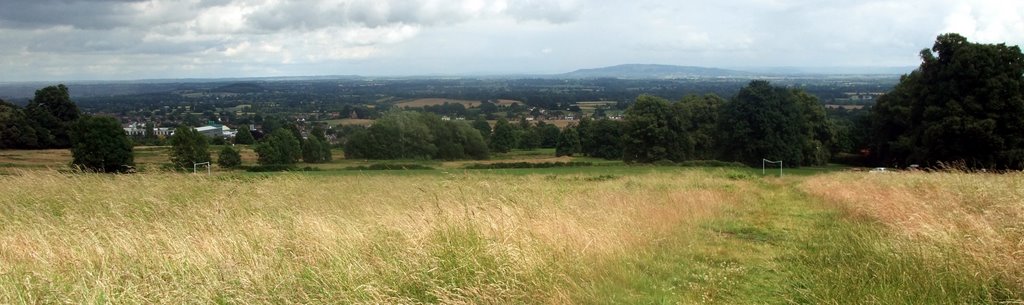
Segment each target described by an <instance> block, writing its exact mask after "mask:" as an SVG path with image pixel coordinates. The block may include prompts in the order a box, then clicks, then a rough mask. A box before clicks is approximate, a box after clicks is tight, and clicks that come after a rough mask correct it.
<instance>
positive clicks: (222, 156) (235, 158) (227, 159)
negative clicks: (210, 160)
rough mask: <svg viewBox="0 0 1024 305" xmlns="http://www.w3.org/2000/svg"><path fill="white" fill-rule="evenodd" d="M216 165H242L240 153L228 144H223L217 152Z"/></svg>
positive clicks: (225, 166)
mask: <svg viewBox="0 0 1024 305" xmlns="http://www.w3.org/2000/svg"><path fill="white" fill-rule="evenodd" d="M217 165H218V166H220V167H223V168H235V167H239V166H241V165H242V154H241V153H240V152H239V151H238V150H237V149H235V148H233V147H231V146H230V145H224V148H221V149H220V153H218V154H217Z"/></svg>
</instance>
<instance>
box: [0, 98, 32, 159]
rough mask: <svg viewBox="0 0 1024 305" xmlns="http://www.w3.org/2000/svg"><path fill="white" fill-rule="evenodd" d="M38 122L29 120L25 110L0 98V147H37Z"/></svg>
mask: <svg viewBox="0 0 1024 305" xmlns="http://www.w3.org/2000/svg"><path fill="white" fill-rule="evenodd" d="M37 129H39V126H38V124H36V123H35V122H34V121H31V120H29V118H28V116H26V115H25V111H24V110H22V109H21V108H20V107H18V106H17V105H14V104H10V103H7V102H4V101H3V100H0V149H4V148H17V149H26V148H39V147H40V143H39V138H38V135H37V134H36V130H37Z"/></svg>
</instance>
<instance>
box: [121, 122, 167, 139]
mask: <svg viewBox="0 0 1024 305" xmlns="http://www.w3.org/2000/svg"><path fill="white" fill-rule="evenodd" d="M123 129H124V134H126V135H128V136H129V137H142V136H145V135H146V124H143V123H131V124H128V126H127V127H124V128H123ZM173 133H174V130H173V129H171V128H166V127H160V128H153V135H156V136H164V137H169V136H171V134H173Z"/></svg>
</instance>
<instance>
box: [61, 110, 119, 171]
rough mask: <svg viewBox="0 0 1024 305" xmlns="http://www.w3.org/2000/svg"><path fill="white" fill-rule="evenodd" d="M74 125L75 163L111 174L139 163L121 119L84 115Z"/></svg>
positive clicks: (72, 152) (73, 157)
mask: <svg viewBox="0 0 1024 305" xmlns="http://www.w3.org/2000/svg"><path fill="white" fill-rule="evenodd" d="M70 127H71V128H70V131H71V133H70V134H69V137H70V138H69V140H70V141H71V156H72V161H71V164H72V165H74V166H78V167H80V168H84V169H88V170H93V171H98V172H107V173H110V172H123V171H127V170H129V169H130V166H133V165H135V163H134V156H133V155H132V143H131V141H129V140H128V136H126V135H125V134H124V129H122V128H121V124H120V123H119V122H118V121H117V119H114V118H110V117H93V116H84V117H81V118H79V119H78V120H77V121H76V122H75V123H74V124H72V125H71V126H70Z"/></svg>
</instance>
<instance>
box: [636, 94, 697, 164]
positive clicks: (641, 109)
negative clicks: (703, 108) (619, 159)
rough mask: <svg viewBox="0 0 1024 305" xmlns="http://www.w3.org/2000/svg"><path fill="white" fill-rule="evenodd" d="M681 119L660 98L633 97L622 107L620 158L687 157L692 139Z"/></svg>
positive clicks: (644, 161) (642, 159) (673, 159)
mask: <svg viewBox="0 0 1024 305" xmlns="http://www.w3.org/2000/svg"><path fill="white" fill-rule="evenodd" d="M683 119H684V118H680V117H679V116H677V115H675V114H674V113H673V111H672V107H671V106H670V105H669V103H668V101H666V100H664V99H662V98H659V97H654V96H650V95H641V96H640V97H637V99H636V103H634V104H633V105H632V106H630V107H629V109H627V110H626V119H625V127H624V136H623V143H624V144H623V145H624V150H623V160H624V161H626V162H640V163H649V162H655V161H659V160H672V161H683V160H686V159H688V158H689V157H690V156H691V155H692V154H693V141H692V139H691V138H690V137H689V135H687V134H686V133H685V131H684V130H683V128H682V126H685V125H686V124H685V122H682V120H683Z"/></svg>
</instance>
